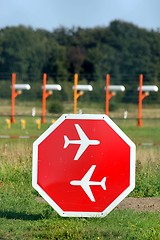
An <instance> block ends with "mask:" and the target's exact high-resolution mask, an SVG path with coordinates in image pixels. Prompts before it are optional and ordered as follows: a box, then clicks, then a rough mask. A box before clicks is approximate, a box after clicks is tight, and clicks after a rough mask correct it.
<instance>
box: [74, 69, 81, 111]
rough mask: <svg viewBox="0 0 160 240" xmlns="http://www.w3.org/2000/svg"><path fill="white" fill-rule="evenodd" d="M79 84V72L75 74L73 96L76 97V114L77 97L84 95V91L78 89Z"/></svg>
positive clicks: (75, 109) (75, 106) (75, 108)
mask: <svg viewBox="0 0 160 240" xmlns="http://www.w3.org/2000/svg"><path fill="white" fill-rule="evenodd" d="M77 85H78V74H77V73H75V74H74V91H73V97H74V107H73V112H74V114H76V113H77V99H78V98H79V97H80V96H82V95H83V91H79V92H78V91H77Z"/></svg>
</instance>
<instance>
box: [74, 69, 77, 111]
mask: <svg viewBox="0 0 160 240" xmlns="http://www.w3.org/2000/svg"><path fill="white" fill-rule="evenodd" d="M77 85H78V74H77V73H75V74H74V92H73V97H74V107H73V113H74V114H76V113H77Z"/></svg>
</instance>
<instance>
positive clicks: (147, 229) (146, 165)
mask: <svg viewBox="0 0 160 240" xmlns="http://www.w3.org/2000/svg"><path fill="white" fill-rule="evenodd" d="M79 106H81V105H79ZM68 109H71V106H68ZM97 109H98V108H97ZM97 109H96V106H95V110H96V111H97ZM91 111H92V110H91ZM99 111H102V109H100V110H99ZM67 112H68V111H67ZM84 112H86V113H88V109H87V108H86V109H85V108H84ZM57 117H58V116H57V115H54V117H53V118H55V119H56V118H57ZM23 118H24V119H26V123H27V125H26V129H21V124H20V119H21V117H16V123H15V124H12V126H11V129H8V128H7V125H6V123H5V119H6V118H5V117H1V118H0V126H1V128H0V135H12V136H13V135H29V136H37V137H38V136H40V135H41V133H43V132H44V131H45V130H46V129H47V128H48V127H49V126H50V124H51V120H52V119H53V118H52V116H50V117H48V118H47V124H43V125H42V126H41V129H37V125H36V123H35V120H36V119H38V117H36V118H32V117H27V116H26V117H23ZM114 121H115V122H116V123H117V125H118V126H119V127H120V128H121V129H122V130H123V131H124V132H125V133H126V134H127V135H128V136H129V137H130V138H131V139H132V140H133V141H134V142H135V143H136V145H137V165H136V188H135V190H134V191H133V192H132V193H131V194H130V196H132V197H160V175H159V172H160V148H159V144H160V137H159V136H160V127H159V124H158V121H157V120H156V122H155V121H154V120H144V121H143V122H144V126H143V127H142V128H139V127H137V126H136V119H131V120H127V121H126V120H124V119H118V118H117V119H115V120H114ZM33 141H34V139H21V140H20V139H0V240H8V239H9V240H22V239H23V240H28V239H29V240H34V239H45V240H46V239H51V240H52V239H57V240H61V239H62V240H63V239H70V240H81V239H83V240H85V239H86V240H87V239H90V240H98V239H100V240H103V239H105V240H106V239H107V240H108V239H109V240H116V239H122V240H127V239H128V240H150V239H151V240H158V239H160V213H159V212H138V211H134V210H131V209H130V210H129V209H128V210H118V209H114V210H113V211H112V212H111V213H110V214H109V215H108V216H106V217H105V218H61V217H60V216H59V215H58V214H57V213H56V212H55V211H54V210H53V209H52V208H51V207H50V206H49V205H48V204H46V203H44V202H39V201H37V197H39V195H38V193H37V192H36V191H35V190H34V189H33V188H32V186H31V175H32V172H31V169H32V143H33ZM142 143H152V144H153V145H140V144H142ZM155 144H156V145H155Z"/></svg>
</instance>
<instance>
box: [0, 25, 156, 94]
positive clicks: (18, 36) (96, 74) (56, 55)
mask: <svg viewBox="0 0 160 240" xmlns="http://www.w3.org/2000/svg"><path fill="white" fill-rule="evenodd" d="M12 72H16V73H18V74H19V75H20V76H23V79H24V80H25V79H30V80H31V81H32V82H33V83H36V82H37V80H38V79H40V78H41V77H42V74H43V73H44V72H46V73H47V74H48V77H49V79H52V80H53V81H54V82H55V83H56V82H59V81H60V82H65V83H66V82H71V81H73V74H74V73H79V76H80V80H83V81H85V82H87V83H90V82H94V84H95V85H97V86H102V85H104V84H105V75H106V73H109V74H110V75H111V78H112V80H111V81H112V84H124V85H125V86H128V89H129V91H128V93H127V94H128V96H129V95H130V94H133V92H132V91H133V90H132V89H133V87H134V86H136V87H137V79H138V76H139V74H140V73H143V74H144V79H145V84H156V85H159V79H160V32H158V31H153V30H146V29H142V28H139V27H137V26H135V25H133V24H131V23H127V22H123V21H113V22H111V23H110V25H109V26H107V27H95V28H85V29H83V28H80V27H78V28H74V27H73V28H71V29H68V28H65V27H59V28H57V29H54V30H53V31H52V32H49V31H46V30H44V29H36V30H35V29H33V28H31V27H25V26H21V25H20V26H18V27H6V28H3V29H0V81H1V80H2V79H3V80H9V79H10V78H9V77H8V76H9V75H10V74H11V73H12ZM131 86H132V89H131ZM97 94H98V95H97V98H101V96H100V93H97ZM95 96H96V95H95ZM126 96H127V95H126ZM126 96H124V99H125V97H126ZM157 98H158V97H157Z"/></svg>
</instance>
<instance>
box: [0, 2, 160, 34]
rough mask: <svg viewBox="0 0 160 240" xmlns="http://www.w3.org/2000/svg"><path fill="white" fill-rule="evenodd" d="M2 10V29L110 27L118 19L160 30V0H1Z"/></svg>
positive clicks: (0, 18) (0, 12) (0, 8)
mask: <svg viewBox="0 0 160 240" xmlns="http://www.w3.org/2000/svg"><path fill="white" fill-rule="evenodd" d="M0 10H1V11H0V28H4V27H6V26H17V25H19V24H23V25H25V26H31V27H33V28H35V29H36V28H43V29H46V30H49V31H52V30H53V29H55V28H58V27H60V26H65V27H67V28H72V27H73V26H74V27H82V28H86V27H95V26H108V25H109V23H110V22H111V21H113V20H115V19H116V20H123V21H126V22H131V23H133V24H135V25H137V26H139V27H143V28H147V29H155V30H157V29H158V28H160V0H0Z"/></svg>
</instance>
